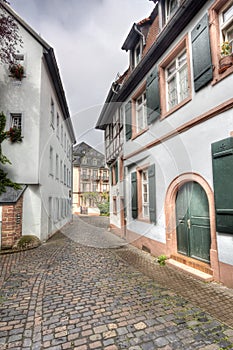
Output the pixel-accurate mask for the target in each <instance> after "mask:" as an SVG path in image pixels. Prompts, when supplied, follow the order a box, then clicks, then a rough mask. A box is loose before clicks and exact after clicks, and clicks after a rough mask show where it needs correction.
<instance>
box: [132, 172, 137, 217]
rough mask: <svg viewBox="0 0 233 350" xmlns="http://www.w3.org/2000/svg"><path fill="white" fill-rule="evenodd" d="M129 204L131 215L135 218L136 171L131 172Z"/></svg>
mask: <svg viewBox="0 0 233 350" xmlns="http://www.w3.org/2000/svg"><path fill="white" fill-rule="evenodd" d="M131 198H132V199H131V205H132V217H133V219H136V218H137V217H138V194H137V173H136V172H134V173H132V174H131Z"/></svg>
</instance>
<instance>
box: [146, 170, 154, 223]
mask: <svg viewBox="0 0 233 350" xmlns="http://www.w3.org/2000/svg"><path fill="white" fill-rule="evenodd" d="M148 180H149V212H150V221H151V222H153V223H156V192H155V164H152V165H151V166H150V167H149V169H148Z"/></svg>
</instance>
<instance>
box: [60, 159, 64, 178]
mask: <svg viewBox="0 0 233 350" xmlns="http://www.w3.org/2000/svg"><path fill="white" fill-rule="evenodd" d="M62 179H63V162H62V160H60V181H61V182H62Z"/></svg>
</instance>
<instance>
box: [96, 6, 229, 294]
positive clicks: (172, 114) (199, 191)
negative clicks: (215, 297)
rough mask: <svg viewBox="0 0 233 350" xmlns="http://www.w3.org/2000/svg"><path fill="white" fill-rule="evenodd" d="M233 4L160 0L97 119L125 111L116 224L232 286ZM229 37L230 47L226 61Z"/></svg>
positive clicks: (135, 31) (137, 240) (133, 36)
mask: <svg viewBox="0 0 233 350" xmlns="http://www.w3.org/2000/svg"><path fill="white" fill-rule="evenodd" d="M232 14H233V3H232V1H222V0H215V1H198V2H195V1H192V0H185V1H170V0H165V1H162V0H161V1H156V2H155V9H154V11H153V12H152V14H151V16H150V17H149V18H147V19H145V20H143V21H141V22H139V23H138V24H136V25H134V26H133V27H132V29H131V31H130V33H129V35H128V37H127V38H126V41H125V43H124V44H123V47H122V48H123V49H124V50H126V51H129V54H130V66H129V70H128V72H127V75H126V77H125V78H124V79H123V83H122V81H118V82H115V83H114V89H113V88H111V90H110V92H109V95H108V97H107V100H106V105H105V107H104V108H103V110H102V112H101V115H100V117H99V120H98V123H97V128H99V129H103V130H105V135H106V129H107V125H109V124H112V123H113V116H114V114H115V113H116V111H117V110H118V111H119V113H122V117H121V118H123V120H124V135H125V137H124V142H123V151H122V155H121V158H122V159H123V165H121V166H122V167H123V169H119V167H118V169H119V171H121V172H124V176H123V178H124V179H123V181H122V191H123V192H122V193H120V194H119V195H120V196H121V197H123V200H124V203H125V211H122V210H121V207H119V208H118V210H117V213H116V212H115V214H113V213H112V216H111V222H112V224H114V225H115V228H116V231H119V232H121V235H124V236H125V238H126V239H127V240H128V241H129V242H131V243H133V244H135V245H136V246H138V247H139V248H141V249H145V250H147V251H150V252H151V254H153V255H155V256H158V255H160V254H166V255H167V256H168V257H170V258H171V262H172V260H173V261H176V262H178V263H180V264H184V265H189V266H191V267H193V268H194V269H197V270H201V271H203V272H205V273H207V274H209V275H210V276H212V277H213V278H214V279H215V280H217V281H220V282H223V283H224V284H226V285H228V286H230V287H233V255H232V250H233V215H232V214H233V180H232V179H233V177H232V173H233V153H232V152H233V113H232V106H233V94H232V89H231V88H230V87H231V86H233V75H232V73H233V65H232V62H233V57H232V40H233V36H232V33H233V30H232V28H233V15H232ZM135 26H136V28H135ZM139 32H140V33H139ZM224 42H225V43H226V42H228V43H229V46H230V51H229V52H227V53H226V54H225V56H228V63H226V64H225V65H224V66H223V65H222V57H221V56H223V55H221V47H222V44H223V43H224ZM117 85H118V86H117ZM105 138H106V137H105ZM114 161H115V160H114ZM116 161H118V162H119V159H117V160H116ZM110 165H111V164H110ZM112 191H114V189H112ZM111 200H112V201H113V198H112V199H111ZM122 213H123V214H124V220H121V219H120V217H121V215H122ZM124 221H125V223H126V225H125V227H124V228H123V227H122V223H123V222H124Z"/></svg>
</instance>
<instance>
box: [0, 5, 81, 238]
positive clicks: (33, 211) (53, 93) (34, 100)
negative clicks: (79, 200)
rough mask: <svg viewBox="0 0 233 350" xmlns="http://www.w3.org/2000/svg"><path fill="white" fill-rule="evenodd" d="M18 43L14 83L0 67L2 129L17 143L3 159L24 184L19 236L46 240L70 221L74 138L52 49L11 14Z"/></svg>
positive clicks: (5, 145) (7, 147)
mask: <svg viewBox="0 0 233 350" xmlns="http://www.w3.org/2000/svg"><path fill="white" fill-rule="evenodd" d="M3 6H4V7H5V8H6V11H7V12H8V13H9V14H10V15H12V16H13V17H14V18H15V21H16V22H17V24H18V27H19V32H20V35H21V37H22V40H23V47H19V48H18V53H17V54H16V56H15V63H16V64H20V65H21V66H23V69H24V74H23V77H22V78H21V79H20V80H19V79H17V78H15V77H14V76H12V74H11V73H10V72H9V67H8V66H7V65H1V66H0V73H1V74H0V75H1V79H0V106H1V110H2V111H3V113H4V114H5V115H6V117H7V124H6V129H7V130H9V129H10V128H11V127H14V126H17V127H18V128H20V130H21V135H22V137H23V139H22V142H19V143H12V142H11V141H10V140H8V141H5V142H4V143H3V144H2V146H3V154H5V155H6V156H7V157H8V158H9V159H10V161H11V162H12V165H9V166H5V167H4V170H6V171H7V172H8V176H9V177H10V179H11V180H13V181H15V182H17V183H19V184H23V185H26V186H27V187H26V190H25V191H24V194H23V213H22V234H23V235H25V234H34V235H36V236H37V237H39V238H40V239H41V240H46V239H47V238H48V237H49V236H51V234H53V233H54V232H55V231H57V230H58V229H60V228H61V227H62V226H63V225H64V224H66V223H67V222H69V221H70V219H71V188H72V145H73V144H74V143H75V135H74V130H73V127H72V123H71V119H70V115H69V109H68V106H67V102H66V97H65V93H64V90H63V86H62V82H61V77H60V73H59V69H58V66H57V63H56V58H55V55H54V51H53V49H52V48H51V47H50V46H49V45H48V44H47V43H46V42H45V41H44V40H43V39H42V38H41V37H40V36H39V35H38V34H36V33H35V32H34V31H33V29H32V28H30V27H29V26H28V25H27V24H26V23H25V22H24V21H23V20H22V19H21V18H20V17H19V16H18V15H17V14H16V13H15V12H13V10H12V9H11V8H10V7H8V6H7V5H5V4H4V5H3Z"/></svg>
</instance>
